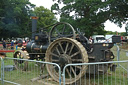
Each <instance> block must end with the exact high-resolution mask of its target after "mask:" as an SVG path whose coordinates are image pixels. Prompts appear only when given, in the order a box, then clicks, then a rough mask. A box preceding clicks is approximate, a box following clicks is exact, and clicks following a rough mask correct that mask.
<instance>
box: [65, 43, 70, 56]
mask: <svg viewBox="0 0 128 85" xmlns="http://www.w3.org/2000/svg"><path fill="white" fill-rule="evenodd" d="M68 46H69V43H67V44H66V48H65V52H64V53H65V54H66V53H67V49H68Z"/></svg>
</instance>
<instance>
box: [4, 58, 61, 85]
mask: <svg viewBox="0 0 128 85" xmlns="http://www.w3.org/2000/svg"><path fill="white" fill-rule="evenodd" d="M46 64H49V65H53V66H54V67H55V68H58V71H59V74H58V76H61V69H60V67H59V65H58V64H55V63H49V62H43V61H36V60H27V59H17V58H5V59H4V83H7V85H12V84H16V85H61V77H60V82H59V83H58V82H55V81H54V80H53V79H52V78H51V77H50V75H49V73H48V72H47V69H46V67H45V65H46ZM53 69H54V68H53ZM5 85H6V84H5Z"/></svg>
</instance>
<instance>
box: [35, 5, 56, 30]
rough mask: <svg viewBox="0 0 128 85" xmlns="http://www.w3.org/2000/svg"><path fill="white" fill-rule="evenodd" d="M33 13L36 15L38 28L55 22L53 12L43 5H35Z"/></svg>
mask: <svg viewBox="0 0 128 85" xmlns="http://www.w3.org/2000/svg"><path fill="white" fill-rule="evenodd" d="M34 13H35V15H36V16H37V17H38V21H37V23H38V25H37V27H38V28H44V27H47V26H49V25H52V24H53V23H55V22H57V19H56V17H55V16H54V14H53V13H52V12H51V11H50V10H49V9H47V8H44V7H43V6H40V7H36V8H35V9H34Z"/></svg>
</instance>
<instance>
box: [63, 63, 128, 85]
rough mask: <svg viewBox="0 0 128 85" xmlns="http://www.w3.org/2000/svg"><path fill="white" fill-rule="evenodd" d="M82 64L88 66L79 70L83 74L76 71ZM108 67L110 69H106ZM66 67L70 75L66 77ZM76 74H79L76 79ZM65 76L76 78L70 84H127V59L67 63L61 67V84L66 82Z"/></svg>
mask: <svg viewBox="0 0 128 85" xmlns="http://www.w3.org/2000/svg"><path fill="white" fill-rule="evenodd" d="M118 64H119V66H118ZM84 66H87V67H88V68H87V69H85V70H82V71H81V72H83V71H84V72H85V74H82V73H81V72H78V71H79V70H78V69H82V68H83V67H84ZM108 67H110V69H108ZM115 67H116V69H115ZM70 68H73V69H74V70H72V69H70ZM66 69H69V72H70V74H71V76H70V77H67V74H68V72H67V70H66ZM78 75H80V76H81V77H80V78H79V79H77V77H78ZM66 78H68V79H71V80H72V79H73V78H75V79H76V81H75V82H73V83H70V85H128V60H127V61H111V62H97V63H81V64H68V65H66V66H65V67H64V69H63V85H66V83H67V81H66Z"/></svg>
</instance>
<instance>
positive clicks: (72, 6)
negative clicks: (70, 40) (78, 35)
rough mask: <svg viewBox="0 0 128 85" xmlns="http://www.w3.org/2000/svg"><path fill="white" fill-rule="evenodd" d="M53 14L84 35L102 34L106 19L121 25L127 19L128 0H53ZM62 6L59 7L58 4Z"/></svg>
mask: <svg viewBox="0 0 128 85" xmlns="http://www.w3.org/2000/svg"><path fill="white" fill-rule="evenodd" d="M53 1H56V3H55V4H54V5H53V6H52V11H53V12H54V13H55V14H60V17H61V18H60V21H66V22H69V23H71V24H72V25H73V27H75V28H80V29H81V30H83V31H84V32H85V35H86V36H90V35H93V34H104V23H105V21H107V20H110V21H111V22H114V23H115V24H117V25H118V26H120V27H121V26H122V24H123V23H125V22H126V21H127V20H128V18H127V17H128V0H53ZM61 3H62V4H63V5H64V6H63V7H62V8H60V4H61Z"/></svg>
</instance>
